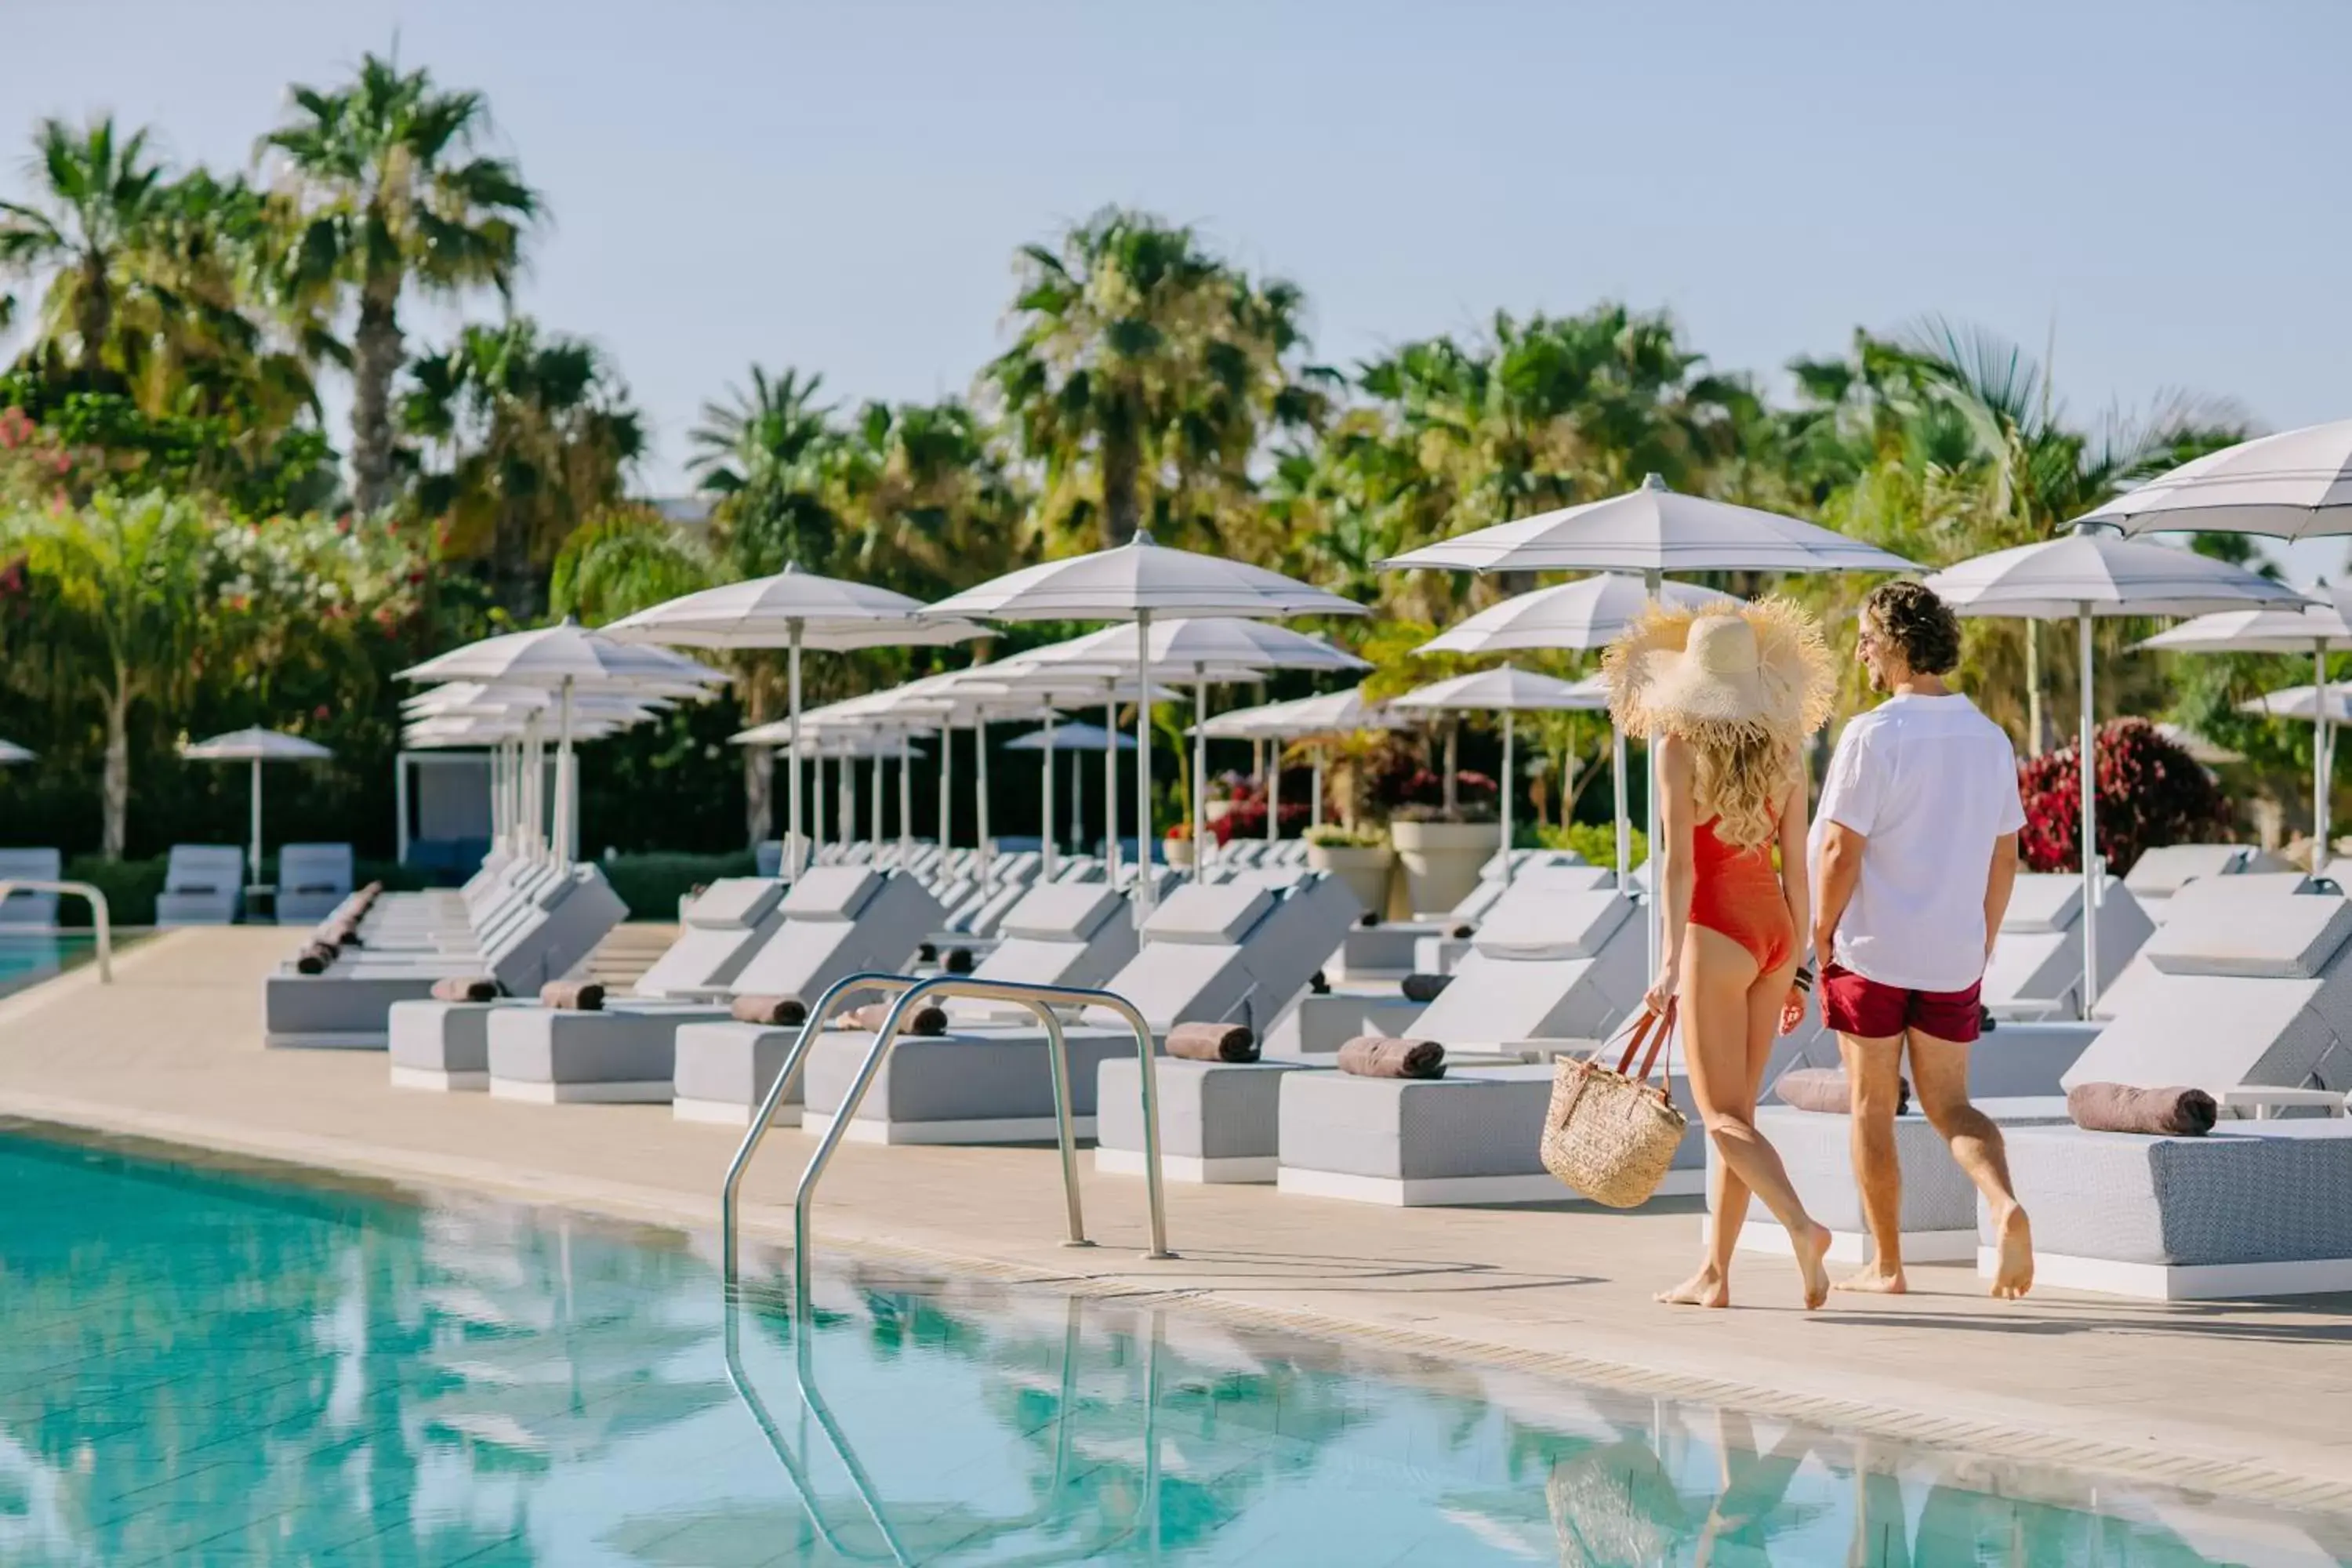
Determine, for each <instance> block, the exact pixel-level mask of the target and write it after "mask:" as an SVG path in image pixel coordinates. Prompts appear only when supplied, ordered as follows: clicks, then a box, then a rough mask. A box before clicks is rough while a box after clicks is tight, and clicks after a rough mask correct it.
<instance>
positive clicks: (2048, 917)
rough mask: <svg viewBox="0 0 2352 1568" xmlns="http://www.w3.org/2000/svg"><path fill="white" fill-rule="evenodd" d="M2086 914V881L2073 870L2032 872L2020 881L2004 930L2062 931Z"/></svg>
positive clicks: (2002, 923)
mask: <svg viewBox="0 0 2352 1568" xmlns="http://www.w3.org/2000/svg"><path fill="white" fill-rule="evenodd" d="M2082 912H2083V879H2082V878H2081V877H2079V876H2077V875H2075V874H2074V872H2072V871H2063V872H2059V871H2053V872H2048V873H2033V872H2029V873H2027V874H2026V875H2024V876H2021V877H2020V878H2018V879H2017V883H2016V886H2015V887H2014V888H2013V889H2011V892H2010V895H2009V909H2008V910H2007V912H2006V913H2004V914H2003V915H2002V916H2001V919H2000V929H2001V930H2002V931H2072V930H2073V929H2074V921H2075V919H2076V918H2077V917H2078V916H2080V915H2081V914H2082Z"/></svg>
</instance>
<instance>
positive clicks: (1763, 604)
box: [1601, 598, 1837, 747]
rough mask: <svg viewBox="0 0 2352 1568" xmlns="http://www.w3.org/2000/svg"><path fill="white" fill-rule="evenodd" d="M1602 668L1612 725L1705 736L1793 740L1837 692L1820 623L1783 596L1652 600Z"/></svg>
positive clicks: (1709, 740)
mask: <svg viewBox="0 0 2352 1568" xmlns="http://www.w3.org/2000/svg"><path fill="white" fill-rule="evenodd" d="M1601 674H1602V677H1603V678H1604V679H1606V680H1607V681H1608V683H1609V712H1610V716H1611V717H1612V718H1613V719H1614V720H1615V721H1617V727H1618V728H1619V729H1621V730H1622V731H1625V732H1626V733H1627V734H1629V735H1641V736H1654V735H1661V734H1671V735H1680V736H1683V737H1684V738H1685V739H1687V740H1692V741H1696V742H1700V743H1702V744H1706V745H1730V744H1735V743H1738V742H1746V741H1756V740H1767V739H1769V740H1773V741H1778V742H1780V743H1782V744H1783V745H1787V746H1790V747H1794V746H1796V745H1798V744H1800V743H1801V742H1803V740H1804V739H1805V737H1806V736H1808V735H1810V734H1811V733H1812V732H1813V731H1816V730H1818V729H1820V728H1821V727H1822V725H1823V724H1826V723H1827V722H1829V717H1830V708H1831V704H1832V701H1833V700H1834V699H1835V697H1836V693H1837V674H1836V667H1835V662H1834V661H1833V660H1832V658H1831V656H1830V648H1829V642H1828V640H1827V639H1826V638H1825V637H1822V628H1821V623H1820V622H1818V621H1816V620H1815V619H1814V618H1813V617H1812V616H1811V615H1810V614H1808V613H1807V612H1806V611H1805V610H1804V609H1803V608H1802V607H1801V606H1800V605H1797V604H1795V603H1793V602H1792V601H1790V600H1788V599H1782V598H1769V599H1759V600H1757V601H1755V602H1754V603H1752V604H1746V605H1705V606H1701V607H1697V608H1683V607H1677V606H1675V605H1666V604H1662V603H1660V602H1658V601H1656V600H1653V601H1651V603H1650V605H1649V606H1648V607H1647V608H1646V609H1644V610H1643V612H1642V614H1641V615H1640V616H1638V617H1637V618H1636V619H1635V620H1634V622H1633V625H1632V626H1628V627H1627V628H1626V629H1625V631H1624V633H1623V634H1622V636H1620V637H1618V638H1617V640H1616V641H1615V642H1612V643H1611V644H1610V645H1609V648H1608V651H1607V652H1606V653H1605V654H1603V655H1602V656H1601Z"/></svg>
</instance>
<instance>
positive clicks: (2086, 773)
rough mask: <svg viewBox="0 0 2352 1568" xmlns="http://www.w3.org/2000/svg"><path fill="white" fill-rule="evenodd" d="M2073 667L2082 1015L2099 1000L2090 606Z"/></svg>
mask: <svg viewBox="0 0 2352 1568" xmlns="http://www.w3.org/2000/svg"><path fill="white" fill-rule="evenodd" d="M2074 622H2075V639H2076V653H2075V658H2076V668H2077V669H2078V670H2079V671H2080V673H2081V675H2082V678H2083V733H2082V755H2081V758H2080V761H2081V763H2082V768H2083V782H2082V788H2083V1016H2084V1017H2085V1018H2087V1017H2089V1016H2091V1007H2092V1005H2093V1004H2095V1003H2096V1002H2097V1001H2098V999H2099V891H2100V887H2099V868H2100V862H2099V761H2098V743H2099V729H2098V714H2097V711H2096V709H2097V700H2096V697H2095V692H2096V690H2097V688H2096V687H2095V684H2094V683H2093V681H2092V679H2091V657H2092V648H2091V606H2090V605H2087V604H2085V605H2081V606H2080V607H2079V608H2078V609H2077V611H2076V613H2075V616H2074Z"/></svg>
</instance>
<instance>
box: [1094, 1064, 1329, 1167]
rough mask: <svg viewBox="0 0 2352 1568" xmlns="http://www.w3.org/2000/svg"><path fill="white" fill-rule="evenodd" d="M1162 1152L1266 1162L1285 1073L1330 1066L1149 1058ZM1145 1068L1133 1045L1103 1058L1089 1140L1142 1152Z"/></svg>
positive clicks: (1278, 1127) (1278, 1125) (1273, 1145)
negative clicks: (1157, 1110)
mask: <svg viewBox="0 0 2352 1568" xmlns="http://www.w3.org/2000/svg"><path fill="white" fill-rule="evenodd" d="M1152 1067H1153V1069H1154V1070H1153V1074H1152V1081H1153V1087H1154V1088H1155V1089H1157V1090H1158V1096H1157V1098H1158V1100H1159V1103H1160V1153H1162V1154H1163V1155H1174V1156H1177V1157H1179V1158H1181V1159H1187V1160H1252V1159H1255V1160H1271V1159H1272V1158H1273V1157H1274V1155H1275V1152H1276V1148H1277V1146H1278V1145H1277V1142H1276V1140H1277V1139H1278V1137H1279V1136H1280V1131H1281V1123H1282V1080H1283V1075H1284V1074H1286V1073H1291V1072H1319V1071H1326V1070H1328V1068H1315V1067H1310V1066H1309V1065H1308V1064H1307V1063H1305V1062H1296V1061H1291V1062H1268V1061H1258V1062H1196V1061H1188V1060H1186V1059H1184V1058H1180V1057H1160V1058H1158V1059H1157V1060H1155V1061H1154V1062H1153V1063H1152ZM1142 1082H1143V1073H1142V1068H1141V1067H1140V1066H1139V1064H1138V1063H1137V1061H1136V1059H1135V1053H1134V1051H1133V1050H1132V1049H1130V1050H1129V1051H1128V1053H1127V1054H1126V1055H1124V1056H1114V1057H1110V1058H1106V1059H1105V1060H1104V1062H1103V1064H1102V1067H1101V1069H1100V1072H1099V1075H1098V1077H1097V1084H1096V1097H1095V1142H1096V1143H1097V1146H1099V1147H1101V1148H1104V1149H1118V1150H1126V1151H1129V1152H1137V1153H1140V1152H1142V1149H1143V1097H1142Z"/></svg>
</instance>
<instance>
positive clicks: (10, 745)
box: [0, 741, 39, 768]
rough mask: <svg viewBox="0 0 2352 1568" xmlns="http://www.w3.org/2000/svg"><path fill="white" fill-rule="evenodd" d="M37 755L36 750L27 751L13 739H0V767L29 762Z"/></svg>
mask: <svg viewBox="0 0 2352 1568" xmlns="http://www.w3.org/2000/svg"><path fill="white" fill-rule="evenodd" d="M38 755H39V753H38V752H32V751H28V750H27V749H26V748H25V747H23V746H20V745H18V744H16V742H14V741H0V768H5V767H8V766H10V765H12V764H14V763H29V762H32V761H34V760H35V759H36V758H37V756H38Z"/></svg>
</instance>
